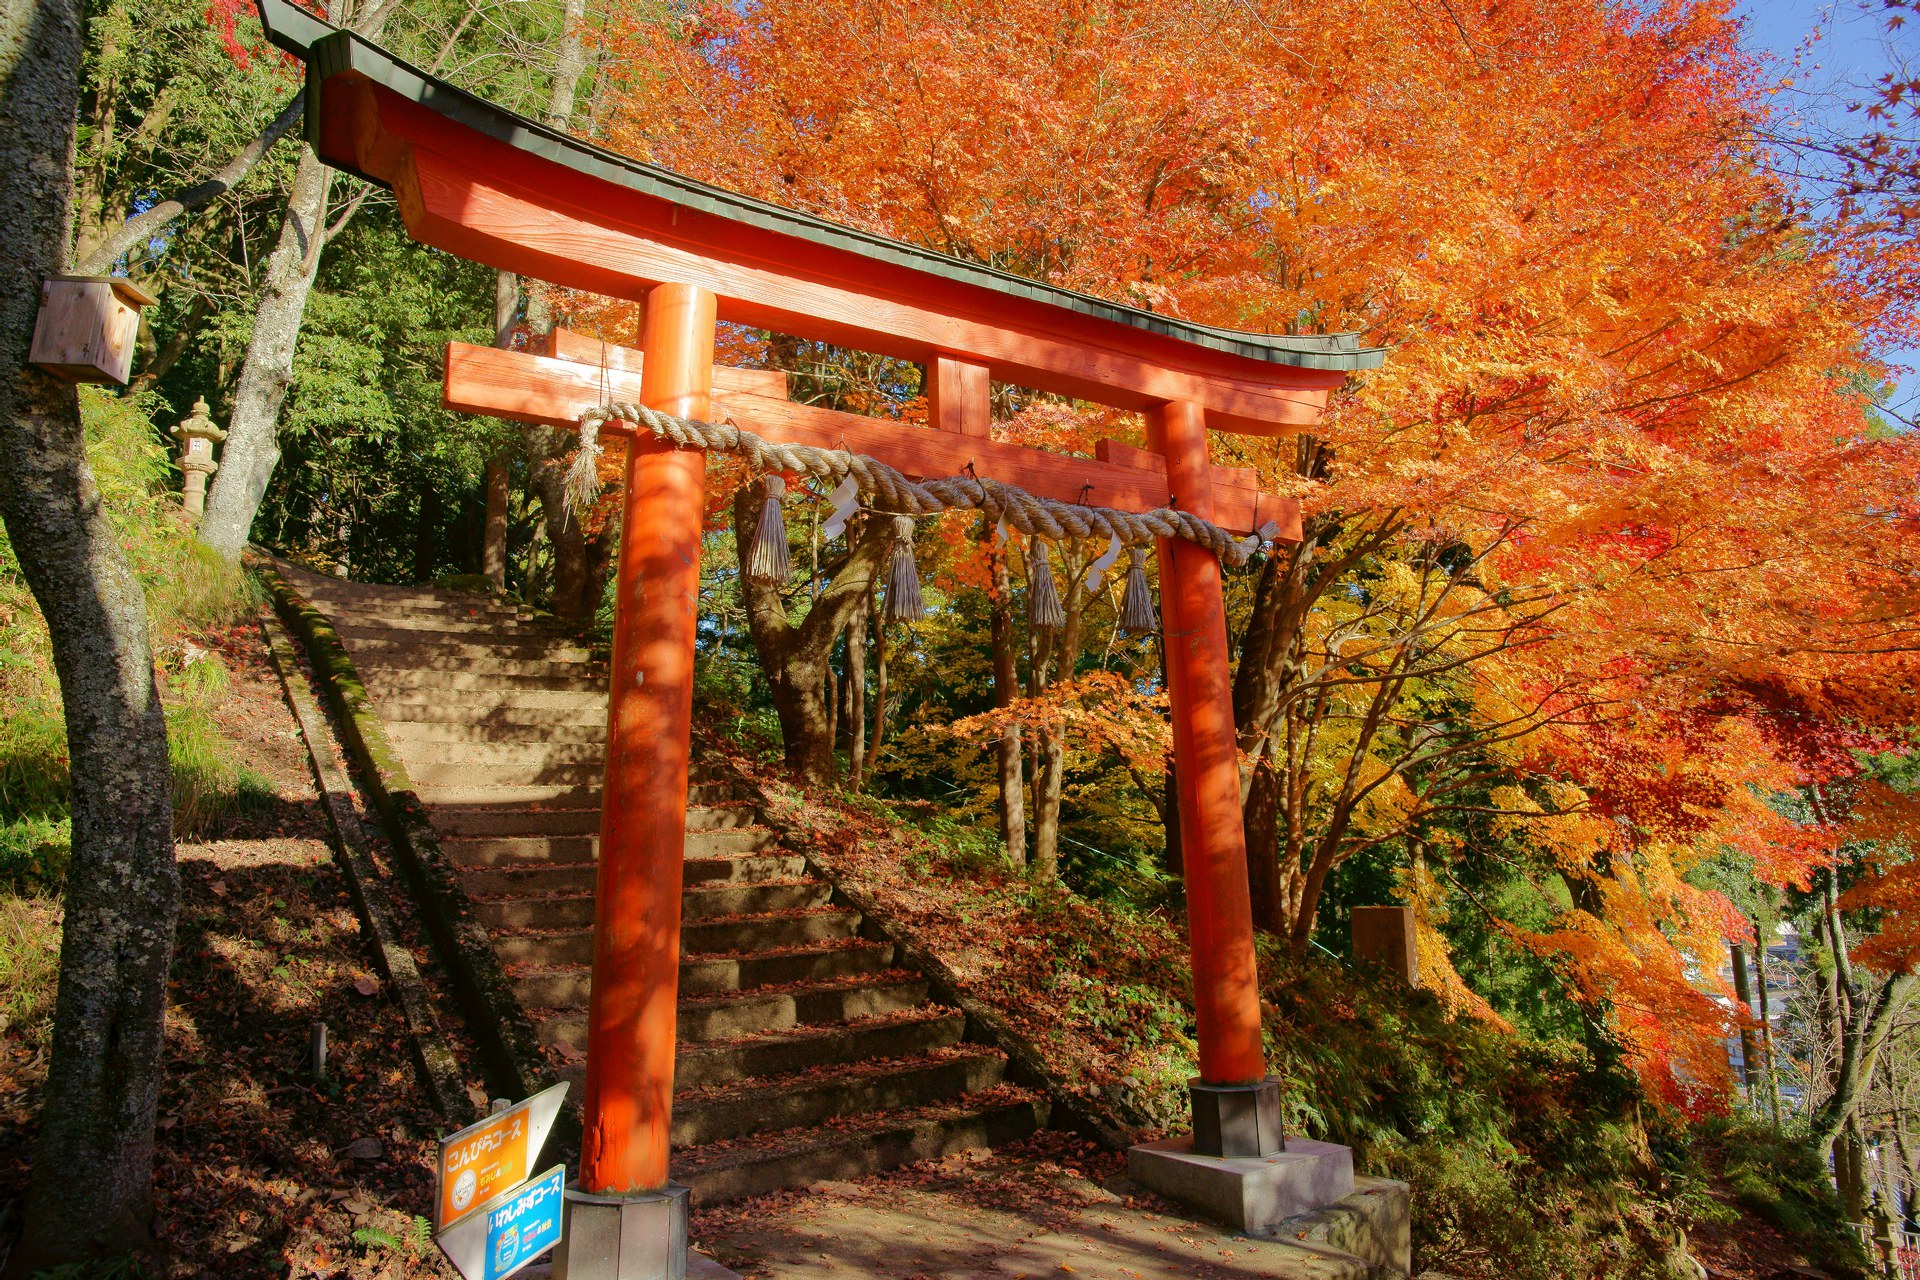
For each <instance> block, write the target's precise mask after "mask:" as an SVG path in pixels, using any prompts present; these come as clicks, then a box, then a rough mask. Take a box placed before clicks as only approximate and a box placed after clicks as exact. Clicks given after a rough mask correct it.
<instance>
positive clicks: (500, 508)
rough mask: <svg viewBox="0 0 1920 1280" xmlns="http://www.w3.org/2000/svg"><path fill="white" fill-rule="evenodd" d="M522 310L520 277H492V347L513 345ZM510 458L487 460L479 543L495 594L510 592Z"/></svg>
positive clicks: (482, 563) (500, 273) (497, 456)
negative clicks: (515, 323) (484, 519)
mask: <svg viewBox="0 0 1920 1280" xmlns="http://www.w3.org/2000/svg"><path fill="white" fill-rule="evenodd" d="M519 310H520V277H518V276H516V275H514V274H513V272H511V271H497V272H495V273H494V277H493V345H494V346H496V347H500V348H502V349H504V348H506V347H510V346H512V345H513V321H514V317H515V315H516V314H518V312H519ZM507 481H508V475H507V459H506V458H505V456H503V454H501V453H495V454H494V456H493V457H491V458H489V459H487V523H486V533H485V534H484V536H483V537H482V539H481V543H480V572H481V573H483V574H485V575H486V577H487V582H488V583H489V584H490V585H491V586H492V587H493V589H494V590H495V591H505V590H506V589H507V514H508V512H507V509H508V506H509V505H510V504H511V502H512V500H513V495H512V493H511V492H509V490H508V486H507Z"/></svg>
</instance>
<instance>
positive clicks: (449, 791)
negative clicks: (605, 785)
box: [413, 783, 600, 813]
mask: <svg viewBox="0 0 1920 1280" xmlns="http://www.w3.org/2000/svg"><path fill="white" fill-rule="evenodd" d="M413 793H414V794H415V795H417V796H419V797H420V803H421V804H424V805H426V806H427V807H428V808H429V809H485V808H489V807H491V808H493V809H495V810H496V811H498V812H505V811H506V810H507V809H509V808H524V807H526V806H529V805H532V806H536V807H540V808H545V809H557V810H567V809H586V810H589V811H591V812H594V813H598V812H599V811H600V788H599V786H598V785H597V784H596V785H594V786H590V787H587V786H579V785H575V784H569V783H555V784H553V785H550V786H539V785H535V786H528V787H489V786H484V785H483V786H468V785H464V784H456V785H453V786H445V787H423V786H420V785H418V784H417V783H416V784H415V786H414V788H413Z"/></svg>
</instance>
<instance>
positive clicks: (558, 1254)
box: [553, 1183, 687, 1280]
mask: <svg viewBox="0 0 1920 1280" xmlns="http://www.w3.org/2000/svg"><path fill="white" fill-rule="evenodd" d="M566 1215H567V1218H566V1222H567V1225H566V1231H565V1232H564V1239H563V1240H562V1243H561V1246H560V1248H559V1249H557V1250H555V1251H554V1252H555V1256H554V1260H553V1275H554V1280H686V1278H687V1189H686V1188H685V1187H680V1186H675V1185H674V1184H672V1183H668V1184H667V1189H666V1190H665V1191H657V1192H652V1193H648V1194H643V1195H632V1196H598V1195H592V1194H589V1193H588V1192H585V1191H581V1190H579V1189H578V1188H575V1187H568V1188H567V1204H566Z"/></svg>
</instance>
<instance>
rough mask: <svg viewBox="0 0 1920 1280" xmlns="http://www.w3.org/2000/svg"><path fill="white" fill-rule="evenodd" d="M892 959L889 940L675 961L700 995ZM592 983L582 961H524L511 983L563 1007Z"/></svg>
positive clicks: (839, 973)
mask: <svg viewBox="0 0 1920 1280" xmlns="http://www.w3.org/2000/svg"><path fill="white" fill-rule="evenodd" d="M892 963H893V944H892V943H890V942H855V943H853V944H851V945H840V946H813V947H799V948H793V949H790V950H786V951H767V952H758V953H754V954H749V955H738V956H694V957H690V958H687V959H683V960H682V961H681V962H680V994H681V995H682V996H683V997H699V996H703V995H716V994H721V993H725V992H742V991H751V990H753V989H754V988H756V987H766V986H775V985H781V984H787V983H797V982H822V983H824V982H830V981H833V980H836V979H846V978H855V977H870V976H872V975H875V974H879V973H882V972H884V971H885V970H886V969H887V967H888V966H889V965H891V964H892ZM592 983H593V971H592V970H591V969H589V968H588V967H587V966H586V965H585V964H580V965H569V966H566V967H564V968H552V969H535V968H529V967H523V968H522V969H521V970H520V972H519V974H518V975H517V976H516V977H515V978H514V980H513V989H514V993H515V994H516V995H518V996H519V998H520V1003H521V1004H523V1005H525V1006H526V1007H527V1008H530V1009H567V1008H573V1007H576V1006H581V1007H583V1006H585V1004H586V1003H587V995H588V992H589V990H590V988H591V986H592Z"/></svg>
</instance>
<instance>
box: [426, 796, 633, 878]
mask: <svg viewBox="0 0 1920 1280" xmlns="http://www.w3.org/2000/svg"><path fill="white" fill-rule="evenodd" d="M460 812H464V811H463V810H458V809H455V810H442V811H441V812H439V813H436V814H435V815H434V826H435V829H436V830H438V831H439V833H440V848H441V849H442V850H444V851H445V852H446V855H447V857H448V858H450V859H452V861H453V863H454V865H455V866H460V867H503V868H504V867H544V866H547V865H548V864H576V865H581V866H587V867H591V866H592V865H593V859H594V854H595V852H596V846H597V845H599V843H600V841H599V838H598V837H596V836H462V835H457V834H452V833H450V831H449V829H448V827H447V826H446V825H445V824H444V823H443V822H442V821H441V819H443V818H444V817H447V816H450V815H451V814H455V813H460ZM595 820H596V821H598V816H597V815H596V818H595Z"/></svg>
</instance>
